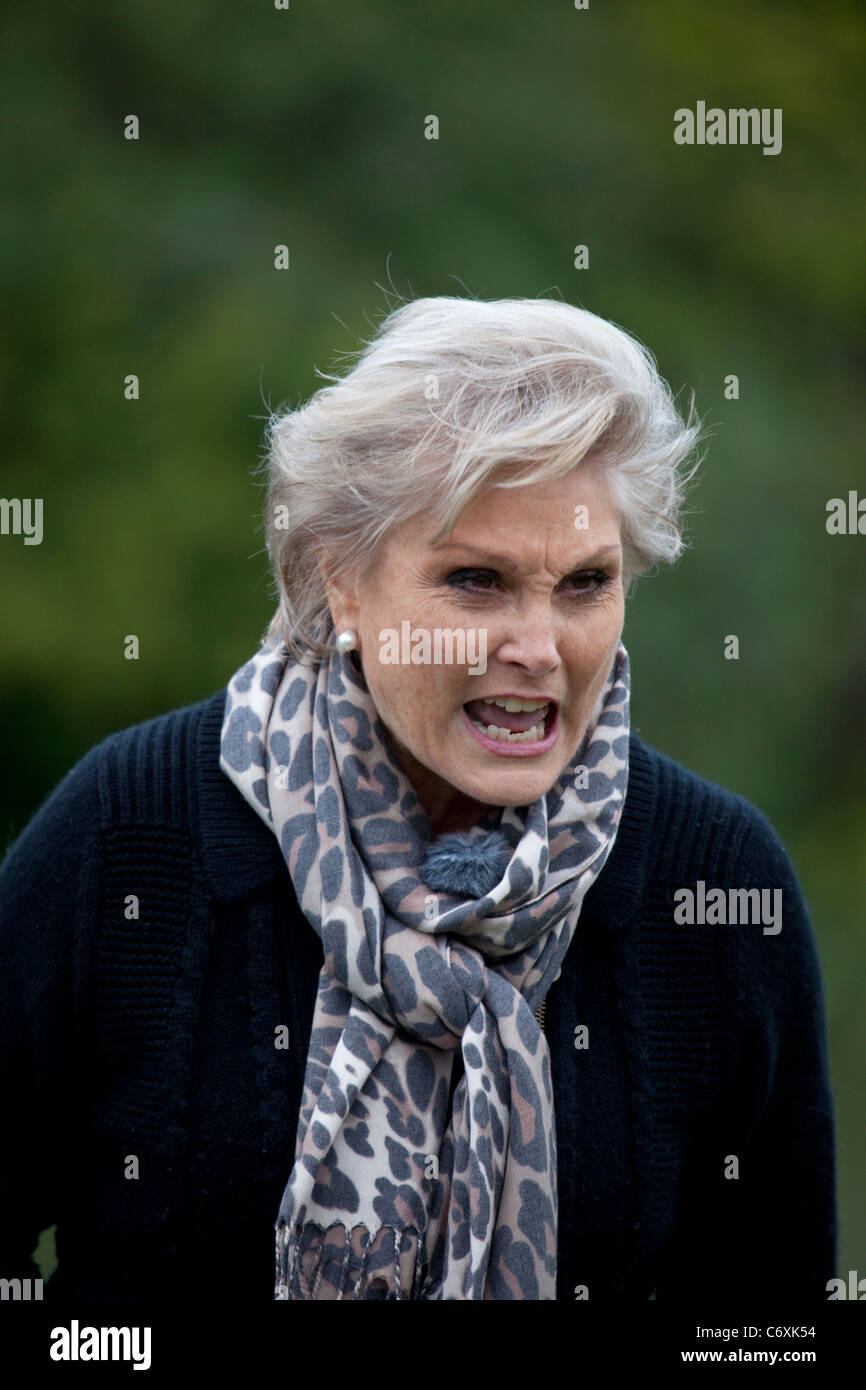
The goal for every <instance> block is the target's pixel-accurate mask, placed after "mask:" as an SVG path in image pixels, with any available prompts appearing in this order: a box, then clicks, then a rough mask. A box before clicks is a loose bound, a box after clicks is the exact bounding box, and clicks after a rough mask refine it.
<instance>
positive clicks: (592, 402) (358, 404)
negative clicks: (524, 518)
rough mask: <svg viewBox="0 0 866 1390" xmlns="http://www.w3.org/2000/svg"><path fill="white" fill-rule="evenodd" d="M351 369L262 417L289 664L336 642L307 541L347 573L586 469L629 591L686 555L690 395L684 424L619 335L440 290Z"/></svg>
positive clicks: (561, 310) (280, 620) (594, 322)
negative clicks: (471, 511)
mask: <svg viewBox="0 0 866 1390" xmlns="http://www.w3.org/2000/svg"><path fill="white" fill-rule="evenodd" d="M347 355H348V356H349V357H354V356H355V355H356V354H354V353H350V354H347ZM357 358H358V360H357V362H356V363H355V365H354V366H353V367H352V368H351V370H349V371H348V372H347V373H346V374H345V375H343V376H338V375H334V374H332V373H324V372H319V371H318V369H317V374H318V375H319V376H321V377H322V378H323V379H325V380H327V381H330V382H333V383H334V384H333V385H330V386H325V387H322V388H320V389H319V390H318V391H317V392H316V393H315V394H314V395H313V396H312V397H311V398H310V400H309V401H308V402H307V403H306V404H305V405H303V406H301V407H300V408H298V409H296V410H292V409H289V410H285V411H283V412H282V413H280V412H271V413H270V416H269V419H268V426H267V432H266V464H265V466H266V468H267V471H268V497H267V505H266V511H265V532H266V538H267V546H268V553H269V555H270V559H271V564H272V566H273V572H274V576H275V580H276V588H277V594H278V599H279V606H278V608H277V611H276V613H275V615H274V617H273V620H272V622H271V624H270V627H269V628H268V631H267V634H266V636H267V639H268V640H270V641H274V642H276V641H279V640H280V639H282V640H283V641H285V643H286V644H287V646H288V648H289V651H290V652H291V653H292V655H293V657H295V658H296V659H298V660H303V659H307V660H309V659H319V658H320V657H321V655H322V654H323V653H324V652H325V651H326V650H327V648H328V647H329V646H331V645H332V642H333V624H332V623H331V619H330V610H329V608H328V602H327V598H326V594H325V589H324V586H323V582H322V577H321V574H320V571H319V566H318V564H317V554H316V543H317V542H318V543H319V544H320V545H321V547H322V549H323V551H324V553H325V554H326V555H328V556H329V557H331V563H333V564H335V565H336V566H337V569H338V572H339V574H340V575H341V576H348V577H351V578H352V579H359V578H362V577H363V575H364V574H366V573H367V572H368V571H369V568H370V567H371V566H372V564H373V563H374V561H375V558H376V554H377V551H378V548H379V546H380V545H381V543H382V541H383V540H385V539H386V538H387V536H388V535H389V533H390V532H391V531H392V530H393V528H395V527H396V526H398V525H400V523H402V522H404V521H407V520H409V519H411V518H413V517H416V516H418V515H421V514H425V515H429V516H430V517H431V519H433V520H437V521H438V522H439V526H438V529H437V530H436V531H435V533H433V534H431V537H430V539H431V540H433V541H434V542H438V541H439V540H441V539H445V538H447V537H448V536H449V535H450V532H451V530H452V529H453V527H454V525H455V524H456V522H457V520H458V518H459V516H460V514H461V512H462V511H463V510H464V509H465V508H466V507H467V506H468V505H469V504H470V503H471V502H473V501H474V500H475V498H476V497H477V496H478V495H479V494H480V493H482V492H483V491H484V490H485V489H486V488H489V487H491V486H499V487H520V486H526V485H527V484H529V483H532V482H546V481H548V480H550V479H554V478H561V477H563V476H564V475H566V474H567V473H569V472H570V471H571V470H572V469H574V468H575V467H577V466H578V465H579V464H580V463H582V462H584V461H586V460H590V459H594V460H598V461H599V462H601V463H603V464H604V467H605V469H606V471H607V474H608V482H609V486H610V489H611V497H612V500H613V501H614V505H615V506H616V507H617V509H618V511H619V513H620V517H621V524H622V541H623V561H624V580H625V582H626V583H629V582H630V581H631V579H632V578H633V577H635V576H637V575H639V574H645V573H646V572H647V571H648V570H649V569H651V568H652V567H653V566H654V565H655V564H656V563H658V562H660V561H664V562H668V563H672V562H673V561H674V560H676V559H677V557H678V556H679V554H680V553H681V551H682V549H683V545H684V542H683V538H682V535H681V532H680V526H679V518H680V513H681V509H682V504H683V501H684V496H685V486H686V483H687V482H688V480H689V479H690V478H691V476H692V474H693V473H694V471H695V469H696V468H697V466H698V463H697V462H696V463H695V464H694V467H692V468H691V469H690V470H689V471H688V472H685V471H684V470H683V468H682V465H683V463H684V461H685V460H686V459H687V457H688V456H689V455H690V454H691V453H692V450H693V448H694V445H695V444H696V442H697V440H698V437H699V435H700V423H699V422H698V421H697V419H696V416H695V411H694V397H693V396H692V399H691V400H690V404H689V412H688V419H687V421H685V422H684V421H683V420H682V418H681V417H680V415H679V413H678V411H677V408H676V406H675V404H674V399H673V396H672V394H671V391H670V388H669V386H668V385H667V383H666V382H665V381H664V380H663V379H662V378H661V377H660V376H659V373H658V370H657V368H656V363H655V359H654V357H653V355H652V353H650V352H649V350H648V349H647V348H645V347H644V346H643V345H642V344H641V343H639V342H638V341H637V340H636V339H635V338H633V337H632V336H631V335H630V334H629V333H627V332H625V331H624V330H623V329H622V328H619V327H617V326H616V325H614V324H612V323H608V322H607V321H606V320H605V319H602V318H599V317H597V315H595V314H591V313H589V312H588V311H587V310H585V309H577V308H575V307H573V306H572V305H570V304H564V303H562V302H561V301H559V300H554V299H497V300H487V301H485V300H479V299H464V298H457V297H452V296H447V295H442V296H437V297H436V298H427V299H415V300H411V301H409V302H407V303H404V304H401V305H400V307H399V308H397V309H394V310H393V311H392V312H390V313H389V314H388V315H387V316H386V317H385V319H384V320H383V322H382V323H381V324H380V325H379V328H378V330H377V331H376V332H375V334H374V335H373V337H372V338H371V339H370V340H365V346H364V347H363V348H362V349H359V351H358V354H357Z"/></svg>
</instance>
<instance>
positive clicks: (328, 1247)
mask: <svg viewBox="0 0 866 1390" xmlns="http://www.w3.org/2000/svg"><path fill="white" fill-rule="evenodd" d="M628 736H629V663H628V655H627V653H626V650H625V647H624V646H623V645H622V643H620V644H619V646H618V649H617V652H616V656H615V659H614V662H613V665H612V667H611V671H610V673H609V675H608V678H607V682H606V684H605V687H604V690H603V692H602V695H601V697H600V699H599V701H598V703H597V705H596V709H595V712H594V715H593V718H592V720H591V721H590V726H589V728H588V730H587V732H586V734H585V736H584V739H583V741H582V743H581V745H580V748H579V749H578V750H577V753H576V754H575V756H574V758H573V759H572V761H571V763H570V764H569V766H568V767H567V768H566V769H565V771H564V773H563V774H562V776H561V777H560V778H559V780H558V781H557V782H556V783H555V784H554V786H553V787H552V788H551V789H550V790H549V791H548V792H547V793H546V795H544V796H542V797H540V798H539V800H538V801H536V802H535V803H534V804H533V805H530V806H523V807H519V808H514V807H505V808H499V809H498V810H497V811H496V813H495V817H494V824H495V828H496V830H497V831H499V832H500V833H501V834H502V835H503V836H504V837H505V839H506V840H507V844H508V850H509V852H510V860H509V861H508V863H507V868H506V871H505V873H504V875H503V876H502V878H501V879H500V881H499V882H497V883H496V884H495V886H494V887H493V888H492V890H491V891H489V892H487V893H486V894H485V895H484V896H483V897H478V898H468V899H467V898H465V897H459V896H455V895H454V894H449V893H442V892H438V893H431V891H430V889H429V888H428V886H427V885H426V884H425V882H424V881H423V879H422V877H421V873H420V867H419V866H420V865H421V863H422V860H423V859H424V856H425V853H426V851H427V850H428V849H429V848H430V842H431V835H430V827H429V822H428V821H427V818H426V816H425V814H424V811H423V809H422V807H421V804H420V802H419V801H418V798H417V797H416V795H415V793H414V791H413V789H412V786H411V784H410V783H409V781H408V779H407V777H406V775H405V773H404V772H403V770H402V768H401V766H400V764H399V762H398V761H397V759H396V757H395V754H394V748H393V744H392V743H391V742H390V735H389V734H388V731H387V729H386V728H385V726H384V725H383V723H382V721H381V719H380V718H379V715H378V713H377V710H376V707H375V705H374V703H373V699H372V696H371V694H370V691H369V689H368V686H367V684H366V681H365V680H364V677H363V674H362V671H361V670H359V669H358V668H357V667H356V665H355V663H354V662H353V661H352V659H351V657H350V656H349V655H348V654H345V653H342V652H339V651H337V650H336V649H332V650H331V652H330V654H329V655H328V656H327V657H326V658H325V660H323V661H321V662H318V663H316V664H314V665H306V664H302V663H300V662H297V661H295V660H293V659H292V658H291V657H290V656H289V653H288V650H287V648H286V647H285V645H283V644H279V645H266V646H264V647H263V648H262V649H261V650H260V651H259V652H258V653H257V654H256V655H255V656H254V657H253V658H252V660H251V661H249V662H247V663H246V664H245V665H244V666H243V667H242V668H241V670H240V671H238V672H237V674H236V675H235V676H234V677H233V678H232V680H231V682H230V683H229V686H228V690H227V698H226V710H225V720H224V724H223V729H222V743H221V754H220V767H221V768H222V770H223V771H224V772H225V773H226V775H227V776H228V777H229V778H230V779H231V780H232V782H233V783H235V785H236V786H237V787H238V788H239V790H240V791H241V793H242V794H243V796H244V797H245V798H246V800H247V801H248V802H249V804H250V805H251V806H252V807H253V808H254V809H255V810H256V811H257V812H258V814H259V815H260V816H261V817H262V819H263V820H264V821H265V823H266V824H267V825H269V826H270V827H271V829H272V830H273V832H274V834H275V835H276V836H277V839H278V840H279V843H280V846H281V848H282V852H283V854H284V856H285V859H286V864H287V866H288V869H289V873H290V875H291V879H292V883H293V885H294V889H295V893H296V895H297V899H298V902H299V903H300V906H301V908H302V911H303V912H304V914H305V916H306V917H307V918H308V920H309V921H310V923H311V924H312V926H313V928H314V929H315V931H316V932H317V934H318V935H319V936H320V938H321V941H322V946H323V949H324V965H323V967H322V971H321V974H320V976H319V988H318V995H317V999H316V1005H315V1013H314V1017H313V1026H312V1035H311V1038H310V1046H309V1051H308V1054H307V1061H306V1074H305V1080H304V1094H303V1099H302V1103H301V1110H300V1116H299V1121H298V1130H297V1139H296V1145H295V1156H294V1166H293V1168H292V1169H291V1173H290V1176H289V1179H288V1182H287V1185H286V1189H285V1192H284V1194H283V1200H282V1203H281V1206H280V1211H279V1215H278V1218H277V1221H276V1223H275V1231H276V1248H277V1268H276V1285H275V1297H276V1298H283V1299H286V1298H290V1299H337V1298H349V1299H352V1298H355V1299H376V1298H409V1299H461V1300H462V1299H484V1298H488V1299H553V1298H555V1297H556V1254H557V1162H556V1132H555V1126H554V1109H553V1092H552V1087H551V1076H550V1054H549V1052H548V1047H547V1042H546V1039H545V1037H544V1034H543V1033H542V1031H541V1029H540V1027H539V1025H538V1023H537V1022H536V1019H535V1017H534V1011H535V1010H536V1009H537V1007H538V1005H539V1004H540V1003H541V1001H542V1000H543V998H544V996H545V995H546V993H547V990H548V988H549V986H550V985H551V983H552V982H553V980H554V978H555V977H556V976H557V975H558V973H559V969H560V967H561V965H562V962H563V959H564V956H565V953H566V951H567V949H568V946H569V943H570V942H571V939H572V936H573V934H574V931H575V927H576V925H577V920H578V917H579V915H580V909H581V904H582V902H583V899H584V896H585V894H586V892H587V890H588V888H589V887H590V885H591V884H592V883H593V881H594V880H595V879H596V878H597V876H598V874H599V873H600V872H601V869H602V868H603V866H604V864H605V861H606V860H607V857H608V855H609V853H610V851H611V849H612V847H613V843H614V840H615V838H616V833H617V828H618V825H619V820H620V815H621V812H622V807H623V803H624V801H625V795H626V787H627V783H628ZM458 1049H459V1051H460V1053H461V1054H462V1061H463V1067H464V1070H463V1073H462V1075H460V1076H459V1080H458V1079H457V1077H456V1073H457V1071H458V1070H459V1068H458V1067H457V1066H456V1054H457V1051H458ZM455 1080H456V1085H455V1084H454V1082H455Z"/></svg>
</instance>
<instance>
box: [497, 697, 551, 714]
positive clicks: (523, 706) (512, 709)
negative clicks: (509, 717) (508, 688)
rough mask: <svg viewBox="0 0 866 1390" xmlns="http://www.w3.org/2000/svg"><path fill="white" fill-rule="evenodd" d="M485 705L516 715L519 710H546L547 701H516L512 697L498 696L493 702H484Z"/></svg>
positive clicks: (548, 702)
mask: <svg viewBox="0 0 866 1390" xmlns="http://www.w3.org/2000/svg"><path fill="white" fill-rule="evenodd" d="M484 703H485V705H498V706H499V708H500V709H507V710H508V711H509V713H511V714H517V713H518V711H519V710H527V711H530V712H531V711H532V710H536V709H547V706H548V705H549V704H550V701H549V700H517V699H515V698H514V696H512V695H509V696H508V697H507V698H506V697H505V696H500V697H498V698H497V699H495V700H485V701H484Z"/></svg>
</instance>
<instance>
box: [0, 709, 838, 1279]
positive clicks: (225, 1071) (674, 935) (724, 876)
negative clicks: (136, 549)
mask: <svg viewBox="0 0 866 1390" xmlns="http://www.w3.org/2000/svg"><path fill="white" fill-rule="evenodd" d="M223 705H224V692H223V691H218V692H217V693H216V694H215V695H214V696H213V697H212V698H210V699H209V700H206V701H203V702H202V703H200V704H197V705H193V706H191V707H188V708H186V709H182V710H177V711H174V712H172V713H169V714H167V715H164V716H161V717H160V718H157V719H155V720H150V721H148V722H147V723H145V724H141V725H137V726H136V727H134V728H130V729H126V730H124V731H122V732H120V733H117V734H114V735H112V736H111V737H109V738H108V739H106V740H105V741H104V742H103V743H101V744H100V745H99V746H98V747H96V748H94V749H92V750H91V751H90V752H89V753H88V754H87V755H86V756H85V757H84V758H83V759H82V760H81V761H80V762H79V763H78V764H77V765H76V767H74V768H73V769H72V771H71V772H70V773H69V774H68V775H67V776H66V777H65V778H64V780H63V781H62V782H61V783H60V784H59V786H58V787H57V788H56V789H55V790H54V791H53V792H52V794H51V795H50V796H49V797H48V798H47V800H46V801H45V802H44V803H43V805H42V806H41V808H40V809H39V811H38V812H37V814H36V815H35V816H34V817H33V819H32V820H31V822H30V824H29V825H28V826H27V827H26V829H25V830H24V832H23V833H22V834H21V835H20V836H19V838H18V839H17V841H16V842H15V844H14V845H13V846H12V847H11V848H10V849H9V850H8V852H7V854H6V856H5V858H4V861H3V864H2V868H0V961H2V970H0V1030H2V1031H0V1057H2V1069H3V1076H2V1097H3V1112H4V1121H5V1125H4V1142H3V1144H2V1145H0V1277H21V1278H27V1277H35V1276H36V1275H37V1274H38V1271H37V1269H36V1268H35V1266H34V1265H33V1264H32V1262H31V1260H30V1258H29V1257H30V1256H31V1253H32V1252H33V1249H34V1247H35V1245H36V1242H37V1238H38V1235H39V1233H40V1231H41V1230H43V1229H44V1228H46V1227H48V1226H50V1225H53V1224H55V1223H56V1226H57V1250H58V1259H59V1264H58V1268H57V1271H56V1273H55V1274H54V1276H53V1277H52V1278H51V1279H50V1281H49V1282H48V1283H47V1285H46V1287H45V1298H46V1299H58V1300H63V1299H66V1298H72V1297H76V1298H77V1297H81V1296H91V1297H107V1298H110V1297H112V1296H118V1295H120V1294H122V1295H123V1296H124V1297H125V1298H142V1299H144V1298H148V1299H178V1300H184V1301H189V1300H190V1299H192V1298H195V1297H196V1296H197V1295H198V1294H204V1295H206V1294H208V1293H211V1294H212V1293H213V1292H214V1291H218V1292H224V1293H231V1295H232V1297H233V1298H235V1299H242V1298H248V1299H252V1300H255V1301H260V1302H263V1303H264V1302H268V1301H270V1300H272V1298H273V1275H274V1269H273V1264H274V1259H273V1240H274V1229H273V1228H274V1221H275V1220H276V1216H277V1211H278V1209H279V1205H280V1198H281V1196H282V1192H283V1188H284V1185H285V1183H286V1180H287V1178H288V1175H289V1172H290V1169H291V1166H292V1158H293V1152H294V1140H295V1129H296V1124H297V1118H298V1108H299V1103H300V1097H301V1087H302V1081H303V1074H304V1063H305V1056H306V1049H307V1044H308V1040H309V1034H310V1028H311V1023H312V1014H313V1004H314V1000H315V995H316V983H317V976H318V971H319V968H320V966H321V963H322V949H321V944H320V942H319V939H318V937H317V936H316V934H315V932H314V931H313V929H312V927H311V926H310V925H309V923H308V922H307V920H306V918H305V917H304V916H303V915H302V913H301V911H300V909H299V907H298V904H297V901H296V899H295V895H294V892H293V889H292V884H291V880H290V878H289V876H288V872H287V869H286V865H285V862H284V860H283V857H282V854H281V852H280V849H279V846H278V844H277V840H276V838H275V836H274V835H273V833H272V832H271V831H270V830H269V829H268V828H267V827H266V826H265V824H264V823H263V822H262V820H261V819H260V818H259V817H258V816H257V815H256V814H255V812H254V811H253V810H252V809H251V808H250V807H249V806H248V805H247V804H246V802H245V801H244V800H243V798H242V797H241V795H240V794H239V792H238V791H237V789H236V788H235V787H234V786H233V785H232V784H231V783H230V782H229V780H228V779H227V778H226V777H225V775H224V774H223V773H222V771H221V770H220V768H219V765H218V757H219V734H220V726H221V721H222V714H223ZM699 880H702V881H703V882H704V883H705V885H706V891H709V889H710V888H711V887H721V888H722V889H725V890H727V889H729V888H746V889H748V888H755V887H756V888H769V889H775V888H781V889H782V893H783V898H782V902H783V918H782V929H781V931H780V932H778V933H776V934H772V933H769V932H766V931H765V930H764V928H763V926H762V924H761V923H760V922H758V923H751V922H748V923H742V924H739V925H736V924H729V925H703V924H700V923H696V924H694V925H678V924H677V922H676V921H675V917H674V910H675V899H674V894H675V893H676V892H677V890H679V889H682V888H689V887H691V888H692V889H695V888H696V885H697V883H698V881H699ZM134 899H135V900H137V916H136V915H135V913H136V907H135V903H134V901H133V900H134ZM280 1025H287V1026H288V1029H289V1041H290V1046H289V1047H288V1049H285V1048H279V1047H277V1046H275V1030H276V1029H277V1028H278V1027H279V1026H280ZM581 1025H583V1026H585V1028H586V1029H587V1030H588V1031H587V1033H585V1034H580V1035H578V1036H580V1037H581V1038H582V1039H583V1040H584V1041H586V1042H587V1043H588V1046H583V1047H576V1046H575V1037H576V1033H575V1030H576V1029H577V1028H578V1027H579V1026H581ZM544 1026H545V1031H546V1035H547V1040H548V1044H549V1047H550V1052H551V1066H552V1076H553V1087H554V1099H555V1112H556V1127H557V1149H558V1165H559V1172H558V1191H559V1264H558V1290H557V1297H558V1298H559V1299H562V1300H572V1299H574V1298H575V1297H580V1298H589V1299H590V1301H593V1302H595V1301H608V1302H609V1301H612V1300H646V1299H648V1298H650V1297H651V1296H653V1294H654V1295H655V1297H656V1298H657V1299H659V1300H668V1301H671V1300H684V1299H687V1298H692V1297H694V1296H695V1295H696V1294H697V1295H699V1296H700V1298H701V1301H702V1302H705V1303H707V1306H711V1304H717V1303H719V1302H721V1303H723V1304H727V1303H729V1302H730V1301H731V1300H732V1299H737V1298H738V1297H742V1298H743V1299H748V1300H754V1299H756V1298H757V1299H759V1300H761V1301H766V1300H768V1299H780V1298H791V1297H797V1298H798V1299H799V1300H802V1299H807V1300H809V1301H810V1302H817V1301H824V1300H826V1298H827V1291H826V1284H827V1281H828V1280H829V1279H830V1278H831V1277H832V1276H833V1275H834V1273H835V1269H834V1264H835V1251H836V1205H835V1201H836V1198H835V1150H834V1117H833V1102H832V1094H831V1088H830V1081H829V1076H828V1065H827V1046H826V1024H825V1017H824V1007H823V998H822V981H821V973H820V965H819V962H818V958H817V953H816V949H815V942H814V937H813V933H812V928H811V926H810V922H809V916H808V912H807V908H806V904H805V902H804V899H803V896H802V892H801V889H800V887H799V884H798V882H797V879H796V876H795V874H794V871H793V869H792V866H791V863H790V860H789V858H788V856H787V854H786V852H785V850H784V848H783V847H782V845H781V843H780V841H779V839H778V837H777V835H776V834H775V832H774V831H773V829H772V827H771V826H770V824H769V823H768V821H767V820H766V818H765V817H764V816H763V815H762V813H761V812H759V811H758V810H756V809H755V807H754V806H752V805H750V804H749V803H748V802H747V801H745V800H744V799H743V798H742V797H739V796H737V795H734V794H733V793H731V792H728V791H725V790H723V789H722V788H720V787H718V786H715V785H714V784H712V783H710V782H708V781H706V780H704V779H702V778H700V777H698V776H696V775H695V774H694V773H692V772H689V771H688V770H686V769H685V768H683V767H681V766H679V765H678V764H677V763H675V762H673V761H671V760H670V759H669V758H667V757H665V756H664V755H662V754H661V753H659V752H657V751H655V750H654V749H652V748H650V747H649V746H647V745H646V744H645V743H644V742H643V741H642V740H641V739H640V738H639V737H638V736H637V734H635V733H634V732H633V733H632V735H631V739H630V776H629V786H628V795H627V799H626V804H625V809H624V813H623V818H622V822H621V826H620V830H619V834H618V836H617V840H616V843H615V846H614V849H613V852H612V853H611V856H610V858H609V859H608V862H607V864H606V865H605V867H604V869H603V871H602V873H601V874H600V875H599V878H598V879H597V880H596V882H595V884H594V885H593V887H592V888H591V889H590V891H589V893H588V894H587V897H586V899H585V903H584V907H583V911H582V914H581V918H580V921H579V924H578V928H577V931H576V933H575V937H574V940H573V942H572V944H571V947H570V949H569V952H568V955H567V957H566V960H565V964H564V966H563V970H562V974H561V976H560V978H559V980H558V981H557V982H556V983H555V984H554V985H553V987H552V988H551V990H550V992H549V994H548V997H547V1007H546V1017H545V1025H544ZM707 1301H710V1302H707ZM798 1306H802V1303H800V1304H798Z"/></svg>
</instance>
